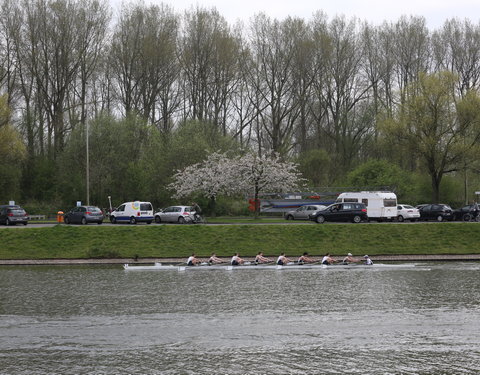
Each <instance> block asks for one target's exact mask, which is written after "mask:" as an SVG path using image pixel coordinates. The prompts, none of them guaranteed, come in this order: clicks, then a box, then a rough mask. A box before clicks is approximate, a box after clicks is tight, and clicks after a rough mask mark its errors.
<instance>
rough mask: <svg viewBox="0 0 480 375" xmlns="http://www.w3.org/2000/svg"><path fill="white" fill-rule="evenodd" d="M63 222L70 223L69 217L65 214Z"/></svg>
mask: <svg viewBox="0 0 480 375" xmlns="http://www.w3.org/2000/svg"><path fill="white" fill-rule="evenodd" d="M63 222H64V223H65V224H70V219H69V218H68V216H65V217H64V218H63Z"/></svg>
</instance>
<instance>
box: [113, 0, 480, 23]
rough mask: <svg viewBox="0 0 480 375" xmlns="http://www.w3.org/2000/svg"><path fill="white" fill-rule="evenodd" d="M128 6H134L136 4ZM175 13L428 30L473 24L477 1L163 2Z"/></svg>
mask: <svg viewBox="0 0 480 375" xmlns="http://www.w3.org/2000/svg"><path fill="white" fill-rule="evenodd" d="M110 1H111V3H112V5H113V6H114V9H118V8H119V7H120V4H121V3H122V0H110ZM143 1H144V3H145V4H160V3H161V2H162V1H160V0H143ZM128 2H133V3H136V2H137V1H136V0H133V1H132V0H130V1H127V3H128ZM163 2H164V3H166V4H169V5H170V6H172V7H173V8H174V9H175V10H176V11H177V12H183V11H184V10H186V9H189V8H190V7H192V6H196V5H197V4H198V5H200V6H202V7H206V8H211V7H215V8H217V10H218V11H219V12H220V14H221V15H223V16H224V17H225V18H226V19H227V21H228V22H229V23H230V24H233V23H235V21H236V20H237V19H240V20H242V21H244V22H245V23H247V22H248V21H249V19H250V18H251V17H252V16H253V15H255V14H256V13H259V12H264V13H266V14H267V15H269V16H270V17H273V18H277V19H283V18H285V17H287V16H289V15H290V16H298V17H301V18H304V19H306V20H308V19H310V17H311V16H312V14H313V13H314V12H315V11H317V10H323V11H324V12H325V13H326V14H327V15H328V17H329V18H330V19H331V18H332V17H334V16H335V15H345V16H347V17H348V18H351V17H357V18H359V19H361V20H367V21H369V22H372V23H374V24H381V23H382V22H383V21H385V20H386V21H396V20H397V19H398V18H399V17H400V16H401V15H407V16H410V15H416V16H423V17H425V19H426V20H427V25H428V27H429V28H432V29H433V28H438V27H440V26H441V25H442V24H443V23H444V21H445V20H446V19H449V18H453V17H457V18H460V19H462V20H463V19H465V18H468V19H470V21H472V22H473V23H475V24H477V23H478V22H479V19H480V0H394V1H392V0H383V1H382V0H316V1H315V0H237V1H231V0H230V1H227V0H201V1H192V0H174V1H173V0H166V1H163Z"/></svg>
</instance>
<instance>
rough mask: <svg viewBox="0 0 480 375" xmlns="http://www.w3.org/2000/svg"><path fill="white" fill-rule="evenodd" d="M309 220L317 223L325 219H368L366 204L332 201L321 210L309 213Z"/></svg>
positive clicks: (355, 220) (358, 220)
mask: <svg viewBox="0 0 480 375" xmlns="http://www.w3.org/2000/svg"><path fill="white" fill-rule="evenodd" d="M310 220H313V221H315V222H317V223H319V224H322V223H324V222H325V221H351V222H353V223H360V222H361V221H368V216H367V206H365V204H363V203H346V202H345V203H334V204H332V205H330V206H328V207H327V208H325V209H324V210H322V211H317V212H315V213H314V214H312V215H310Z"/></svg>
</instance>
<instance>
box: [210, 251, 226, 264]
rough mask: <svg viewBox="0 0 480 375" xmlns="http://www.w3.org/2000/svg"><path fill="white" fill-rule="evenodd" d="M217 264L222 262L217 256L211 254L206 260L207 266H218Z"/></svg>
mask: <svg viewBox="0 0 480 375" xmlns="http://www.w3.org/2000/svg"><path fill="white" fill-rule="evenodd" d="M218 263H223V260H221V259H220V258H219V257H217V254H215V253H212V255H211V256H210V258H208V264H218Z"/></svg>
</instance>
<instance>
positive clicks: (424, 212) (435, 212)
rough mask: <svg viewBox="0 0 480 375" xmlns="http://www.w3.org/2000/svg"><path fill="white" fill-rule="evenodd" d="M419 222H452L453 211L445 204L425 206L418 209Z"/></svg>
mask: <svg viewBox="0 0 480 375" xmlns="http://www.w3.org/2000/svg"><path fill="white" fill-rule="evenodd" d="M419 211H420V220H436V221H445V220H453V210H452V209H451V207H450V206H449V205H447V204H427V205H425V206H423V207H420V208H419Z"/></svg>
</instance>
